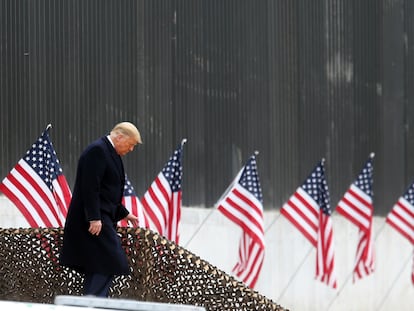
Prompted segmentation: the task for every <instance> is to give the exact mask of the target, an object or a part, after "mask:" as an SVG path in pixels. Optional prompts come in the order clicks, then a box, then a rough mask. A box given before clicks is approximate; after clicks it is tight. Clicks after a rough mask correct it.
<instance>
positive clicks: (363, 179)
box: [355, 159, 373, 196]
mask: <svg viewBox="0 0 414 311" xmlns="http://www.w3.org/2000/svg"><path fill="white" fill-rule="evenodd" d="M372 172H373V166H372V159H369V160H368V161H367V163H366V164H365V166H364V168H363V169H362V172H361V174H360V175H359V176H358V178H357V180H356V181H355V186H357V187H358V188H360V189H361V190H362V191H364V192H365V193H366V194H367V195H369V196H373V191H372Z"/></svg>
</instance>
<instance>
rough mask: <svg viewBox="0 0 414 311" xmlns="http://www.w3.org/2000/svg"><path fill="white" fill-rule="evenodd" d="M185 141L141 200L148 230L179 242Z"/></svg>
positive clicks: (184, 140)
mask: <svg viewBox="0 0 414 311" xmlns="http://www.w3.org/2000/svg"><path fill="white" fill-rule="evenodd" d="M186 141H187V140H186V139H183V140H182V141H181V144H180V145H179V146H178V147H177V149H176V150H175V151H174V153H173V155H172V156H171V157H170V159H169V160H168V162H167V163H166V164H165V166H164V168H163V169H162V171H161V172H160V173H159V174H158V176H157V178H156V179H155V180H154V181H153V182H152V184H151V186H150V187H149V189H148V190H147V192H145V194H144V196H143V197H142V198H141V203H142V206H143V208H144V213H145V215H146V217H147V220H148V222H149V227H148V228H149V229H151V230H154V231H156V232H158V233H159V234H161V235H163V236H165V237H167V238H168V239H169V240H171V241H174V242H176V243H178V242H179V238H180V235H179V223H180V218H181V179H182V174H183V172H182V170H183V167H182V162H181V160H182V151H183V146H184V143H185V142H186Z"/></svg>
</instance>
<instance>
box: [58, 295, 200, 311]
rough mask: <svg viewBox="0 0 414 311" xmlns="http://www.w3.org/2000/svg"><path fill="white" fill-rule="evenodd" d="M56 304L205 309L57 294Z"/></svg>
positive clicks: (143, 310)
mask: <svg viewBox="0 0 414 311" xmlns="http://www.w3.org/2000/svg"><path fill="white" fill-rule="evenodd" d="M55 305H62V306H76V307H92V308H95V310H96V308H101V309H105V310H108V309H109V310H125V311H205V308H203V307H196V306H190V305H181V304H170V303H158V302H157V303H156V302H147V301H136V300H129V299H108V298H98V297H88V296H65V295H62V296H56V297H55Z"/></svg>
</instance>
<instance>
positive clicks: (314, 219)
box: [280, 187, 319, 247]
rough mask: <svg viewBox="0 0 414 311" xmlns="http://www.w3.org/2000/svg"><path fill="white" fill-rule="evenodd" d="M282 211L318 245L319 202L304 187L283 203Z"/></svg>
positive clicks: (312, 242)
mask: <svg viewBox="0 0 414 311" xmlns="http://www.w3.org/2000/svg"><path fill="white" fill-rule="evenodd" d="M280 213H281V214H282V215H283V216H285V217H286V218H287V219H288V220H289V221H290V222H291V223H292V224H293V225H294V226H295V227H296V228H297V229H298V230H299V231H300V232H301V233H302V234H303V235H304V236H305V237H306V238H307V239H308V241H309V242H311V244H312V245H313V246H315V247H316V246H317V239H318V228H319V224H318V223H319V207H318V204H317V203H316V202H315V201H314V200H313V199H312V198H311V196H310V195H309V194H307V193H306V191H304V190H303V189H302V188H300V187H299V188H298V189H296V192H295V193H294V194H293V195H292V196H291V197H290V199H289V200H288V201H287V202H286V203H285V204H284V205H283V207H282V209H281V210H280Z"/></svg>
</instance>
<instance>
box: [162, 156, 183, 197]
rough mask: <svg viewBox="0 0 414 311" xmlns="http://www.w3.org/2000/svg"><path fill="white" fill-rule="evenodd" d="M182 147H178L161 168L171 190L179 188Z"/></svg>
mask: <svg viewBox="0 0 414 311" xmlns="http://www.w3.org/2000/svg"><path fill="white" fill-rule="evenodd" d="M181 152H182V149H181V148H178V149H177V150H175V151H174V154H173V155H172V156H171V158H170V159H169V160H168V162H167V164H166V165H165V167H164V168H163V169H162V174H163V175H164V177H165V178H166V179H167V181H168V183H169V184H170V187H171V189H172V191H174V192H175V191H179V190H181V178H182V165H181Z"/></svg>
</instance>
